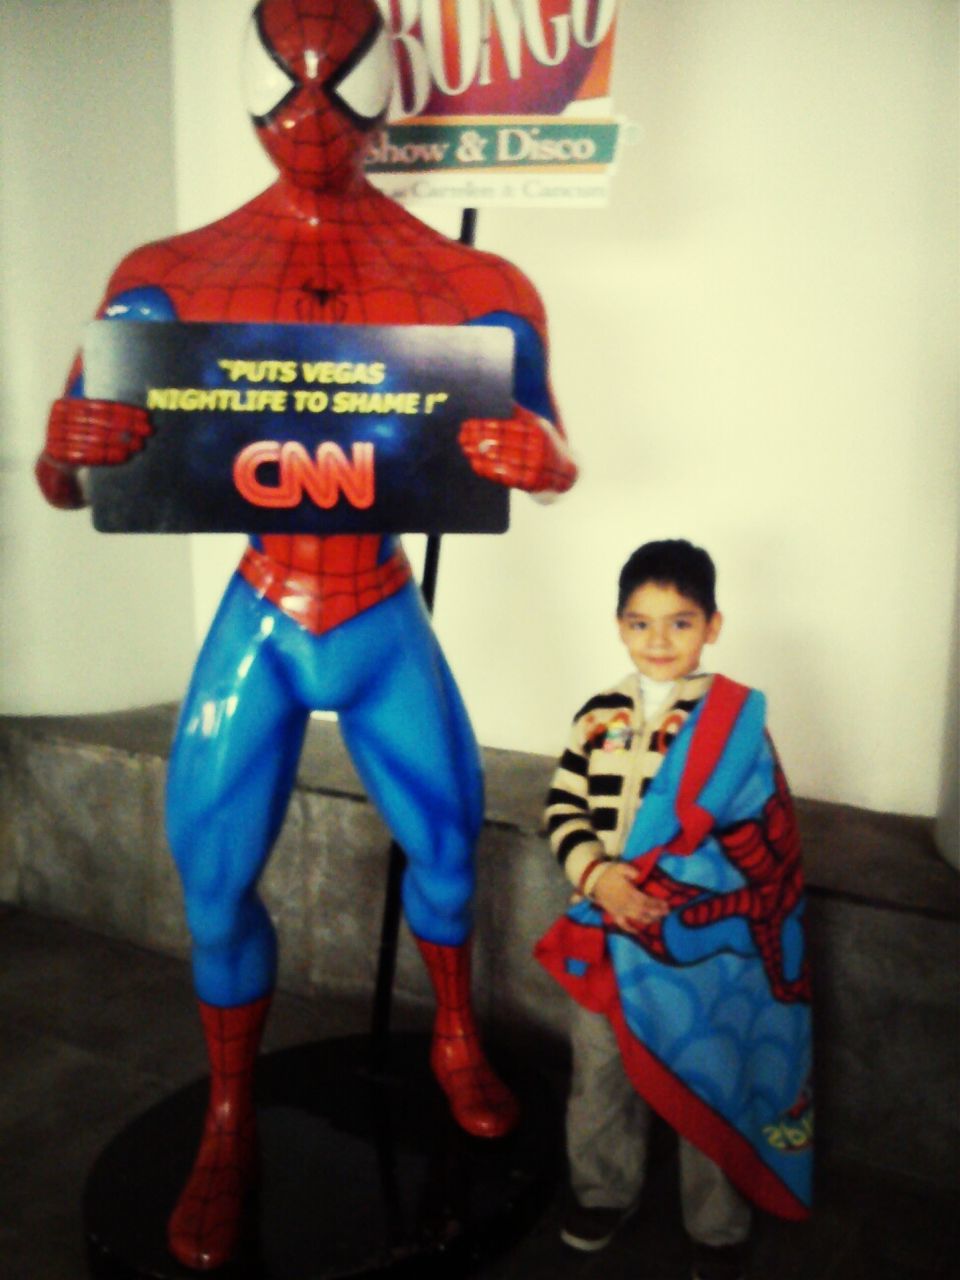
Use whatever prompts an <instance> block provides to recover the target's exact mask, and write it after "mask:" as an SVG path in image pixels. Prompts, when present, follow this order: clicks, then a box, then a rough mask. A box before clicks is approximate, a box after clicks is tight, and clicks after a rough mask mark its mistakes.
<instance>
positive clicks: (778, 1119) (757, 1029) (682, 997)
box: [535, 676, 813, 1219]
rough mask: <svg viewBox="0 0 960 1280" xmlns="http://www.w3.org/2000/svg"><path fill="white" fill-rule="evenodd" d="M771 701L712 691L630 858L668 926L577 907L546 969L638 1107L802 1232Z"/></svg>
mask: <svg viewBox="0 0 960 1280" xmlns="http://www.w3.org/2000/svg"><path fill="white" fill-rule="evenodd" d="M764 713H765V701H764V698H763V695H762V694H760V693H757V692H755V691H751V690H749V689H746V688H744V687H743V686H742V685H738V684H735V683H734V682H733V681H732V680H727V679H725V678H724V677H723V676H717V677H715V679H714V681H713V684H712V686H711V688H710V692H709V693H708V694H707V696H706V697H705V698H704V699H703V701H702V702H701V703H700V705H699V707H698V708H697V709H696V711H694V712H693V713H692V714H691V716H690V717H689V719H688V720H687V722H686V723H685V725H684V726H683V728H682V729H681V731H680V733H679V734H678V736H677V738H676V740H675V741H674V743H673V745H672V746H671V748H670V750H669V752H668V753H667V755H666V757H665V759H664V762H663V765H662V767H661V769H660V771H659V773H658V774H657V775H656V777H655V779H654V780H653V783H652V784H651V786H650V788H649V790H648V791H647V794H646V796H645V798H644V801H643V806H642V808H641V809H640V812H639V813H638V815H637V819H636V822H635V823H634V825H633V828H632V830H631V832H630V835H629V837H628V839H627V844H626V848H625V850H624V854H623V856H624V858H625V859H627V860H629V861H632V862H633V863H634V864H635V865H636V867H637V870H638V877H639V883H640V884H641V886H642V888H643V890H644V892H645V893H648V894H650V895H652V896H655V897H658V898H661V899H663V900H665V901H666V902H667V903H669V905H670V907H671V910H670V912H669V913H668V914H667V915H666V916H665V917H664V918H663V919H662V920H661V921H659V922H658V923H656V924H654V925H647V926H643V927H641V928H640V930H639V931H638V933H637V934H635V935H634V934H625V933H621V932H618V931H616V930H614V929H612V927H610V926H609V923H608V922H606V921H605V920H604V918H603V916H602V915H601V913H600V912H599V911H598V909H597V908H596V907H594V906H593V905H592V904H591V903H589V902H586V901H580V902H578V903H576V904H575V905H573V906H572V907H570V909H569V910H568V912H567V913H566V914H565V915H564V916H562V917H561V918H560V920H558V921H557V923H556V924H555V925H554V926H553V928H552V929H551V930H550V931H549V932H548V933H547V934H546V936H545V937H544V938H543V939H542V940H541V941H540V942H539V944H538V945H537V948H536V952H535V954H536V956H537V959H538V960H540V962H541V963H542V964H543V965H544V967H545V968H546V969H547V970H548V972H550V973H551V974H552V975H553V976H554V977H555V978H556V979H557V980H558V981H559V982H560V983H561V985H562V986H563V987H564V988H565V989H566V990H567V991H568V992H569V993H570V995H572V996H573V998H574V999H575V1000H577V1001H578V1002H579V1003H580V1004H582V1005H584V1006H585V1007H586V1008H588V1009H592V1010H593V1011H594V1012H596V1013H602V1014H604V1015H606V1017H607V1018H608V1019H609V1020H610V1022H611V1024H612V1026H613V1028H614V1030H615V1032H616V1034H617V1039H618V1042H619V1044H620V1050H621V1053H622V1055H623V1060H624V1064H625V1067H626V1070H627V1072H628V1074H629V1076H630V1078H631V1080H632V1081H633V1083H634V1085H635V1086H636V1088H637V1090H638V1092H639V1093H640V1094H642V1096H643V1097H644V1098H645V1099H646V1100H647V1102H648V1103H649V1104H650V1105H651V1106H652V1107H653V1108H654V1110H656V1111H657V1112H658V1113H659V1114H660V1115H661V1116H663V1118H664V1119H665V1120H666V1121H667V1122H668V1123H669V1124H670V1125H671V1126H672V1127H673V1128H674V1129H676V1130H677V1131H678V1132H679V1133H680V1134H682V1135H683V1136H684V1137H685V1138H687V1139H688V1140H689V1141H690V1142H693V1143H694V1144H695V1145H696V1146H698V1147H699V1148H700V1149H701V1150H702V1151H703V1152H704V1153H705V1154H706V1155H707V1156H709V1157H710V1159H712V1160H713V1161H715V1162H716V1163H717V1164H718V1165H720V1166H721V1168H722V1169H723V1170H724V1172H725V1173H726V1174H727V1176H728V1177H729V1178H730V1180H731V1181H732V1182H733V1183H734V1184H735V1185H736V1186H737V1187H738V1188H739V1189H740V1190H741V1192H742V1193H743V1194H744V1195H746V1196H747V1197H749V1198H750V1199H751V1200H752V1201H754V1203H755V1204H757V1205H758V1206H759V1207H760V1208H762V1209H765V1210H766V1211H767V1212H769V1213H774V1214H777V1215H779V1216H780V1217H784V1218H793V1219H800V1218H804V1217H806V1216H807V1214H808V1212H809V1205H810V1187H811V1174H812V1164H813V1107H812V1095H811V1089H810V977H809V969H808V963H807V958H806V954H805V946H804V933H803V909H804V898H803V885H802V879H801V869H800V844H799V839H798V836H797V828H796V819H795V817H794V813H793V806H792V803H791V800H790V793H789V791H788V789H787V784H786V779H785V778H784V776H783V772H782V770H781V768H780V765H779V762H778V760H777V757H776V753H775V751H774V749H773V745H772V743H771V742H770V739H769V737H768V736H767V734H766V731H765V729H764Z"/></svg>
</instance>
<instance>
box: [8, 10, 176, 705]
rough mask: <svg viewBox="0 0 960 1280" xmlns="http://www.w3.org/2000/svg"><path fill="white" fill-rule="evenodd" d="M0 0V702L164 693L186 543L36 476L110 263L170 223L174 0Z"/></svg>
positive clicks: (124, 701) (126, 699) (171, 678)
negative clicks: (109, 530) (130, 525)
mask: <svg viewBox="0 0 960 1280" xmlns="http://www.w3.org/2000/svg"><path fill="white" fill-rule="evenodd" d="M0 9H2V12H0V45H2V48H3V57H2V59H0V173H2V179H0V359H2V369H0V601H2V604H0V654H2V660H0V709H2V710H3V711H7V712H42V711H80V710H103V709H105V708H109V707H122V706H130V705H136V704H143V703H149V702H154V701H157V700H160V699H169V698H173V697H176V696H178V694H179V692H180V691H181V690H182V688H183V684H184V681H185V679H186V677H187V674H188V672H189V667H190V662H191V660H192V656H193V647H194V646H193V616H192V613H193V604H192V597H191V594H190V577H189V557H188V552H189V548H188V546H187V544H186V543H185V542H184V541H182V540H176V539H159V538H107V537H101V536H99V535H97V534H95V533H94V531H93V529H92V527H91V525H90V518H89V515H88V514H87V513H86V512H81V513H62V512H57V511H53V510H52V509H51V508H49V507H47V506H46V504H45V503H44V502H43V500H42V499H41V497H40V494H39V492H38V490H37V489H36V486H35V485H34V483H33V475H32V471H33V461H34V458H35V457H36V455H37V453H38V451H39V449H40V446H41V444H42V441H43V432H44V428H45V424H46V417H47V411H48V407H49V404H50V402H51V401H52V400H53V399H54V398H55V397H56V396H58V395H59V394H60V392H61V389H62V387H63V384H64V379H65V376H66V373H67V370H68V368H69V366H70V363H71V361H72V359H73V354H74V351H75V350H76V348H77V347H78V346H79V344H80V340H81V335H82V330H83V326H84V324H85V323H86V321H87V320H88V319H89V318H90V316H91V315H92V314H93V312H94V310H95V309H96V306H97V304H98V302H99V301H100V296H101V293H102V291H103V288H104V285H105V284H106V280H107V276H108V275H109V273H110V271H111V269H112V267H113V266H114V264H115V263H116V262H117V260H118V259H119V258H120V257H121V256H122V254H123V253H124V252H125V251H126V250H127V249H129V248H132V247H133V246H134V245H135V244H138V243H141V242H143V241H145V240H150V239H152V238H153V237H155V236H157V235H160V234H161V233H162V232H164V231H168V230H169V229H170V227H171V224H172V221H173V212H174V211H173V172H172V145H171V142H172V140H171V129H170V80H171V77H170V14H169V8H168V5H167V4H166V3H165V2H163V0H97V3H96V4H90V3H89V0H57V3H51V2H50V0H47V2H46V3H43V2H39V3H38V2H37V0H4V3H3V4H2V6H0Z"/></svg>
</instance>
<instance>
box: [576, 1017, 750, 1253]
mask: <svg viewBox="0 0 960 1280" xmlns="http://www.w3.org/2000/svg"><path fill="white" fill-rule="evenodd" d="M571 1005H572V1009H573V1012H572V1014H571V1024H570V1038H571V1042H572V1045H573V1081H572V1084H571V1088H570V1098H569V1100H568V1102H567V1157H568V1160H569V1163H570V1182H571V1187H572V1190H573V1193H574V1195H575V1196H576V1197H577V1199H578V1200H579V1202H580V1203H581V1204H582V1205H583V1206H584V1207H585V1208H589V1209H596V1208H601V1207H602V1208H610V1209H626V1208H628V1207H630V1206H631V1205H633V1204H635V1203H636V1200H637V1197H638V1196H639V1194H640V1188H641V1186H642V1185H643V1174H644V1166H645V1164H646V1158H647V1134H648V1131H649V1128H650V1108H649V1107H648V1106H647V1104H646V1102H644V1100H643V1099H642V1098H641V1097H640V1095H639V1094H638V1093H637V1091H636V1089H635V1088H634V1087H633V1085H632V1084H631V1082H630V1080H629V1078H628V1076H627V1073H626V1071H625V1070H624V1068H623V1062H622V1060H621V1057H620V1049H619V1047H618V1045H617V1040H616V1036H615V1035H614V1033H613V1028H612V1027H611V1026H610V1023H609V1022H608V1021H607V1019H606V1018H604V1017H603V1016H602V1015H601V1014H597V1013H590V1012H588V1011H587V1010H586V1009H583V1008H581V1006H580V1005H578V1004H576V1003H575V1002H573V1001H571ZM680 1195H681V1200H682V1203H683V1223H684V1226H685V1227H686V1230H687V1234H688V1235H689V1236H690V1237H691V1238H692V1239H693V1240H696V1241H698V1242H699V1243H700V1244H706V1245H713V1246H719V1245H730V1244H740V1243H742V1242H743V1241H744V1240H745V1239H746V1238H747V1235H748V1233H749V1231H750V1206H749V1204H748V1203H747V1202H746V1201H745V1200H744V1199H743V1197H742V1196H741V1195H740V1193H739V1192H738V1191H736V1190H735V1188H734V1187H733V1186H732V1184H731V1183H730V1182H729V1181H728V1179H727V1178H726V1177H725V1175H724V1174H723V1173H722V1172H721V1171H720V1169H719V1167H718V1166H717V1165H716V1164H714V1162H713V1161H712V1160H708V1159H707V1157H706V1156H705V1155H704V1154H703V1152H702V1151H700V1150H699V1149H698V1148H697V1147H695V1146H693V1145H692V1143H689V1142H687V1141H686V1140H685V1139H683V1138H681V1139H680Z"/></svg>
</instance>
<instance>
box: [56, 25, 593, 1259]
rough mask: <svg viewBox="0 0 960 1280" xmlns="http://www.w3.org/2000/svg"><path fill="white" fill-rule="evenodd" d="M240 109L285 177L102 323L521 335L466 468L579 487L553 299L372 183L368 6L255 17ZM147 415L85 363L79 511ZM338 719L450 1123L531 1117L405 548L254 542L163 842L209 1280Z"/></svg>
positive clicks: (178, 251) (122, 281) (467, 779)
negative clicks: (390, 862) (194, 1018)
mask: <svg viewBox="0 0 960 1280" xmlns="http://www.w3.org/2000/svg"><path fill="white" fill-rule="evenodd" d="M245 59H246V62H247V69H246V75H245V87H246V93H247V106H248V109H249V111H250V114H251V116H252V119H253V123H254V127H255V129H256V132H257V134H258V136H259V138H260V141H261V143H262V144H263V146H264V147H265V149H266V151H267V152H268V154H269V155H270V157H271V159H272V160H273V162H274V164H275V165H276V167H277V169H278V170H279V174H280V176H279V179H278V180H277V181H275V182H274V184H273V185H272V186H270V187H269V188H268V189H267V190H266V191H264V192H263V193H262V194H260V195H259V196H257V197H256V198H255V199H253V200H252V201H250V202H249V203H247V204H245V205H244V206H243V207H241V208H240V209H237V210H235V211H234V212H232V213H230V214H228V215H227V216H226V217H223V218H221V219H220V220H219V221H217V222H214V223H212V224H211V225H209V226H206V227H202V228H200V229H198V230H195V231H192V232H188V233H186V234H183V235H178V236H174V237H172V238H170V239H166V240H162V241H159V242H156V243H154V244H149V245H145V246H143V247H141V248H139V249H137V250H135V251H134V252H132V253H131V254H130V255H129V256H128V257H127V258H126V259H125V260H124V261H123V262H121V264H120V266H119V267H118V268H117V270H116V271H115V272H114V274H113V276H112V278H111V280H110V282H109V285H108V287H107V291H106V295H105V298H104V301H103V303H102V305H101V307H100V310H99V312H98V315H99V316H100V317H103V318H107V319H112V320H117V321H121V322H122V321H123V320H124V319H127V320H135V321H158V322H163V321H168V322H169V321H180V322H193V321H202V322H240V323H243V322H248V323H254V324H256V323H267V322H276V323H307V324H309V323H317V324H331V323H343V324H372V325H394V324H428V325H436V324H451V325H461V324H486V325H491V324H492V325H502V326H507V327H509V328H510V329H511V330H512V331H513V333H514V335H515V344H516V367H515V375H514V400H515V408H514V412H513V415H512V417H511V418H509V419H507V420H488V419H473V420H470V421H467V422H465V423H463V424H462V428H461V432H460V437H459V438H460V444H461V447H462V449H463V451H464V453H465V454H466V456H467V458H468V459H469V462H470V464H471V466H472V467H473V469H474V471H476V472H477V473H478V474H479V475H481V476H484V477H486V478H487V479H489V480H493V481H496V482H498V483H500V484H503V485H507V486H510V487H514V488H518V489H523V490H526V491H528V492H531V493H541V494H550V493H562V492H563V491H564V490H566V489H568V488H569V487H570V485H571V484H572V483H573V482H574V480H575V478H576V467H575V465H574V463H573V461H572V459H571V457H570V455H569V453H568V451H567V447H566V444H565V440H564V435H563V430H562V427H561V425H560V423H559V420H558V417H557V413H556V410H555V407H554V403H553V397H552V394H551V391H550V387H549V382H548V376H547V354H546V333H545V321H544V314H543V308H542V304H541V302H540V300H539V298H538V296H537V294H536V293H535V291H534V290H533V288H532V286H531V285H530V284H529V283H528V282H527V281H526V280H525V278H524V277H523V276H522V275H521V273H520V272H518V271H517V270H516V269H515V268H514V267H513V266H512V265H510V264H509V263H507V262H505V261H503V260H501V259H499V258H496V257H494V256H492V255H490V254H486V253H482V252H479V251H477V250H475V249H472V248H469V247H467V246H465V245H462V244H459V243H456V242H453V241H450V240H448V239H447V238H445V237H444V236H442V235H440V234H439V233H437V232H435V231H433V230H431V229H430V228H428V227H427V226H425V225H423V224H422V223H421V222H419V221H418V220H417V219H416V218H414V217H413V216H412V215H410V214H409V213H407V212H406V211H405V210H403V209H402V208H401V207H400V206H399V205H397V204H396V203H395V202H393V201H392V200H390V199H388V198H387V197H385V196H384V195H382V194H381V193H380V192H378V191H376V190H375V189H374V188H373V187H371V186H370V184H369V183H368V182H367V181H366V179H365V177H364V175H363V160H364V154H365V151H366V148H367V145H368V143H369V142H370V140H371V138H372V135H373V133H374V131H375V130H376V128H377V126H378V125H379V124H380V123H381V122H382V121H383V119H384V117H385V114H386V108H387V104H388V100H389V97H390V93H391V88H392V77H393V64H392V56H391V46H390V39H389V33H388V31H387V30H386V28H385V25H384V22H383V19H382V17H381V14H380V11H379V10H378V8H377V6H376V4H375V3H374V0H261V2H260V3H259V4H258V5H257V7H256V9H255V11H254V13H253V15H252V18H251V23H250V29H249V31H248V34H247V42H246V51H245ZM151 432H152V428H151V424H150V420H149V417H148V415H147V414H146V412H145V411H144V410H143V409H141V408H139V407H135V406H132V405H128V404H121V403H117V402H108V401H98V400H91V399H87V398H85V397H84V393H83V369H82V365H81V362H80V360H79V358H78V361H77V363H76V365H75V367H74V369H73V370H72V371H71V374H70V377H69V380H68V384H67V388H66V391H65V394H64V396H63V398H61V399H59V400H57V401H56V402H55V403H54V405H53V407H52V409H51V413H50V418H49V424H48V428H47V437H46V443H45V446H44V449H43V452H42V453H41V455H40V457H39V459H38V462H37V466H36V476H37V480H38V483H39V485H40V488H41V490H42V492H43V495H44V497H45V498H46V499H47V501H48V502H50V503H52V504H53V505H54V506H56V507H61V508H66V509H71V508H77V507H80V506H83V505H85V496H84V492H83V488H82V486H81V478H80V476H79V475H78V471H79V469H80V468H82V467H86V466H113V465H121V466H122V465H123V463H124V462H125V461H127V460H128V459H129V458H131V457H132V456H133V455H134V454H135V453H137V452H138V451H139V450H141V449H149V447H150V436H151ZM321 708H323V709H328V710H335V711H337V712H338V713H339V723H340V727H341V731H342V734H343V738H344V741H345V743H346V745H347V748H348V750H349V752H350V754H351V757H352V758H353V761H354V763H355V765H356V767H357V771H358V773H359V774H360V776H361V778H362V780H363V782H364V785H365V786H366V788H367V790H368V793H369V794H370V796H371V798H372V799H373V801H374V803H375V804H376V805H377V807H378V808H379V810H380V811H381V813H382V815H383V817H384V818H385V820H386V822H387V824H388V826H389V827H390V829H391V831H392V833H393V834H394V836H395V838H396V839H397V841H398V843H399V844H400V845H401V846H402V847H403V849H404V851H405V852H406V855H407V860H408V863H407V869H406V873H405V877H404V883H403V892H402V900H403V908H404V914H405V916H406V918H407V921H408V923H409V925H410V928H411V931H412V932H413V934H414V936H415V938H416V941H417V945H418V947H419V950H420V953H421V954H422V956H423V959H424V962H425V964H426V966H427V969H428V971H429V974H430V978H431V983H432V986H433V989H434V991H435V994H436V1000H437V1012H436V1019H435V1023H434V1031H433V1039H432V1046H431V1053H430V1061H431V1066H432V1069H433V1072H434V1074H435V1075H436V1077H437V1080H438V1081H439V1084H440V1086H441V1087H442V1089H443V1090H444V1092H445V1094H446V1096H447V1099H448V1101H449V1105H450V1108H451V1111H452V1114H453V1116H454V1117H455V1119H456V1120H457V1122H458V1123H459V1124H460V1125H461V1126H462V1127H463V1128H464V1129H465V1130H466V1131H467V1132H469V1133H471V1134H474V1135H477V1136H480V1137H497V1136H500V1135H502V1134H505V1133H507V1132H509V1131H510V1129H511V1128H512V1127H513V1126H514V1125H515V1124H516V1121H517V1118H518V1108H517V1104H516V1101H515V1100H514V1098H513V1097H512V1095H511V1094H510V1092H509V1091H508V1090H507V1088H506V1087H505V1085H504V1084H503V1083H502V1082H501V1081H500V1080H499V1079H498V1078H497V1076H496V1075H495V1074H494V1072H493V1071H492V1069H491V1067H490V1066H489V1064H488V1063H487V1061H486V1059H485V1057H484V1053H483V1050H482V1047H481V1044H480V1040H479V1037H478V1033H477V1028H476V1024H475V1019H474V1015H473V1012H472V1008H471V1003H470V960H469V955H470V952H469V943H470V939H469V934H470V915H469V913H470V904H471V899H472V894H473V886H474V870H473V852H474V845H475V842H476V839H477V836H478V833H479V829H480V825H481V821H482V804H483V792H482V779H481V771H480V762H479V752H478V749H477V746H476V742H475V740H474V737H473V733H472V730H471V728H470V724H469V722H468V720H467V716H466V713H465V711H464V708H463V705H462V702H461V699H460V696H459V693H458V690H457V688H456V686H455V684H454V682H453V678H452V676H451V674H450V671H449V669H448V667H447V665H446V662H445V660H444V658H443V655H442V653H441V651H440V648H439V646H438V644H437V641H436V639H435V637H434V635H433V632H432V630H431V627H430V623H429V619H428V617H427V614H426V611H425V609H424V606H423V603H422V600H421V598H420V594H419V592H418V590H417V587H416V584H415V583H414V582H413V581H412V579H411V573H410V569H409V566H408V564H407V561H406V559H405V558H404V554H403V551H402V548H401V547H400V545H399V543H398V542H397V540H396V539H395V538H394V537H393V536H387V535H381V534H362V535H336V536H324V537H319V536H312V535H310V536H308V535H303V534H296V535H289V534H284V535H266V534H265V535H262V536H257V537H254V538H251V540H250V542H249V544H248V545H247V547H246V550H245V552H244V555H243V557H242V559H241V561H240V564H239V566H238V569H237V572H236V574H235V575H234V577H233V579H232V580H231V582H230V584H229V586H228V587H227V590H226V592H225V594H224V598H223V601H222V603H221V605H220V608H219V611H218V613H217V616H216V618H215V619H214V622H213V624H212V626H211V630H210V633H209V635H208V637H207V639H206V642H205V644H204V646H203V649H202V651H201V653H200V656H199V658H198V660H197V664H196V668H195V671H194V674H193V678H192V682H191V685H190V688H189V690H188V693H187V695H186V698H185V700H184V703H183V707H182V711H181V715H180V720H179V725H178V728H177V733H176V737H175V740H174V745H173V750H172V754H171V760H170V769H169V777H168V788H167V829H168V836H169V841H170V845H171V848H172V850H173V855H174V858H175V861H176V864H177V867H178V870H179V873H180V876H181V879H182V883H183V889H184V896H185V903H186V915H187V921H188V924H189V928H190V933H191V939H192V944H193V969H194V980H195V986H196V991H197V995H198V998H199V1001H200V1012H201V1018H202V1024H203V1028H204V1035H205V1039H206V1043H207V1048H208V1053H209V1061H210V1070H211V1083H210V1094H209V1102H208V1106H207V1111H206V1116H205V1120H204V1127H203V1134H202V1138H201V1142H200V1148H199V1152H198V1154H197V1157H196V1161H195V1163H194V1166H193V1169H192V1172H191V1174H190V1176H189V1179H188V1181H187V1183H186V1186H185V1188H184V1189H183V1191H182V1193H181V1195H180V1197H179V1200H178V1202H177V1204H176V1206H175V1208H174V1211H173V1214H172V1217H171V1219H170V1223H169V1227H168V1242H169V1246H170V1249H171V1251H172V1252H173V1254H174V1255H175V1256H176V1257H177V1258H178V1259H179V1260H180V1261H181V1262H182V1263H184V1264H185V1265H186V1266H189V1267H191V1268H194V1269H197V1270H207V1269H211V1268H214V1267H217V1266H219V1265H221V1264H222V1263H224V1262H225V1261H227V1260H228V1259H229V1258H230V1257H231V1256H232V1254H233V1253H234V1251H235V1247H236V1243H237V1239H238V1233H239V1228H240V1222H241V1218H242V1214H243V1206H244V1202H245V1199H246V1197H247V1194H248V1192H249V1191H250V1190H251V1188H252V1186H253V1183H254V1181H255V1178H256V1167H257V1159H256V1145H257V1144H256V1132H255V1120H254V1108H253V1102H252V1077H253V1070H254V1063H255V1059H256V1056H257V1053H258V1049H259V1044H260V1038H261V1032H262V1029H263V1025H264V1021H265V1019H266V1016H267V1010H268V1006H269V1004H270V998H271V992H272V990H273V987H274V983H275V972H276V940H275V934H274V930H273V927H272V925H271V922H270V919H269V917H268V914H267V912H266V910H265V908H264V906H263V904H262V902H261V900H260V898H259V897H258V894H257V882H258V879H259V876H260V874H261V872H262V870H263V868H264V865H265V863H266V861H267V858H268V856H269V853H270V849H271V846H272V844H273V842H274V840H275V838H276V836H277V834H278V832H279V829H280V826H281V823H282V821H283V817H284V814H285V811H286V807H287V802H288V799H289V795H290V792H291V789H292V786H293V783H294V777H295V771H296V766H297V761H298V758H299V754H300V750H301V746H302V742H303V737H304V732H305V728H306V725H307V721H308V717H309V714H310V712H311V711H312V710H315V709H321Z"/></svg>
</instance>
